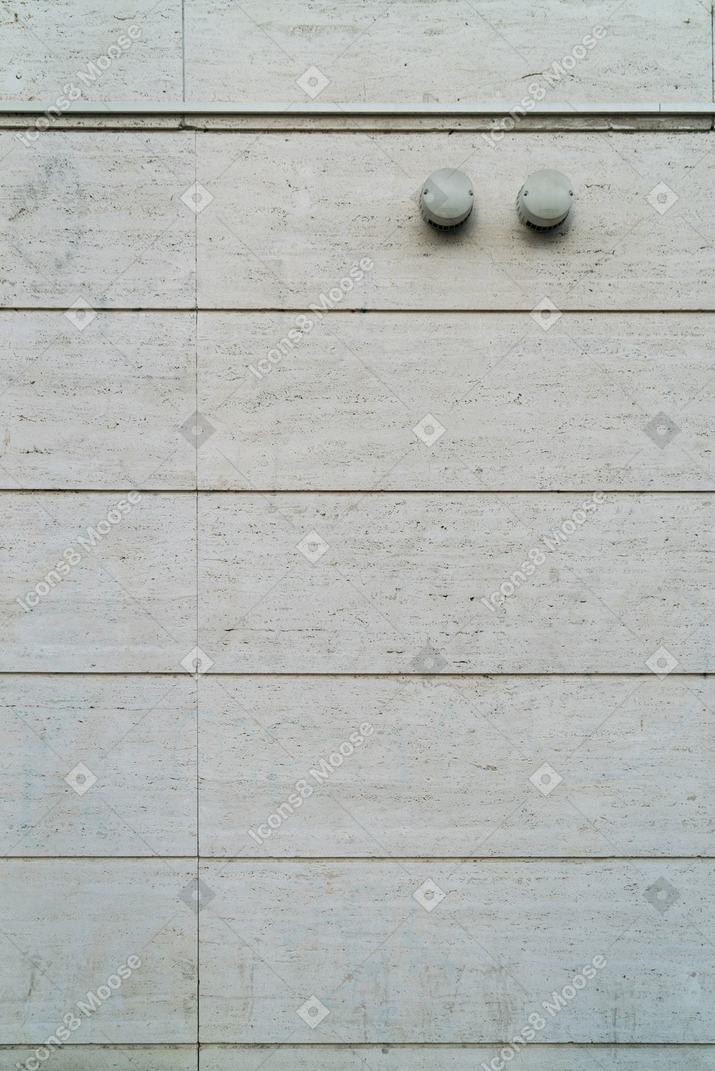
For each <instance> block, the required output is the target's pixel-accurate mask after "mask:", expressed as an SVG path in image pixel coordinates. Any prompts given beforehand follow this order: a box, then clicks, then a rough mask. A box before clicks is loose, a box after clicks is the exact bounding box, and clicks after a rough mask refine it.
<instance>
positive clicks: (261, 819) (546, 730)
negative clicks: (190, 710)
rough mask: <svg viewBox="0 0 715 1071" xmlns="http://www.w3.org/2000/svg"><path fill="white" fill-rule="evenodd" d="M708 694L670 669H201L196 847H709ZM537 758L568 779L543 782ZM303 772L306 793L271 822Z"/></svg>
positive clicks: (500, 851) (655, 851)
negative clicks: (251, 673)
mask: <svg viewBox="0 0 715 1071" xmlns="http://www.w3.org/2000/svg"><path fill="white" fill-rule="evenodd" d="M714 706H715V694H713V687H712V684H711V682H710V680H709V679H708V680H697V679H696V680H693V679H692V678H687V677H678V676H677V675H675V674H673V675H671V676H669V677H667V678H666V679H665V680H658V679H657V678H656V677H654V676H653V675H652V674H648V676H645V677H627V678H619V677H600V678H592V677H499V678H486V677H476V678H469V679H464V678H462V677H439V678H437V677H430V678H414V677H377V678H375V677H335V678H330V677H323V676H321V677H307V678H306V677H304V678H300V679H299V680H296V679H295V678H278V679H276V678H273V677H213V678H211V677H205V678H203V680H202V681H200V688H199V716H200V751H201V784H200V801H201V810H200V821H201V842H200V848H201V853H202V855H206V856H209V855H216V856H219V855H220V856H231V855H240V856H247V855H257V856H286V857H293V856H305V855H308V856H325V855H327V856H358V855H368V856H382V855H385V854H388V855H392V856H398V857H404V856H445V855H450V856H451V855H454V856H462V855H484V856H491V855H498V856H528V855H530V856H577V855H597V856H601V855H612V854H621V853H623V854H633V855H651V856H659V855H663V854H668V855H691V854H692V855H699V854H709V853H710V847H711V844H712V838H713V831H714V829H715V826H714V825H713V819H712V817H711V812H710V804H711V790H710V787H709V785H710V780H711V778H710V757H709V756H710V751H711V747H712V734H713V730H712V710H713V707H714ZM366 721H367V722H369V723H370V725H371V726H372V728H373V731H372V733H371V734H370V735H369V736H365V737H364V743H363V744H360V745H358V746H357V747H355V748H354V749H351V748H350V746H349V743H350V736H351V734H352V733H354V732H355V731H358V732H359V729H360V726H361V725H362V724H363V723H364V722H366ZM346 742H347V744H348V747H345V748H344V751H346V752H347V754H346V756H345V757H344V760H343V762H342V763H340V758H341V757H342V756H341V753H340V751H339V749H340V745H341V744H345V743H346ZM331 754H332V755H333V756H335V755H336V754H337V756H338V759H337V762H338V763H340V764H339V766H338V767H337V768H336V769H335V770H334V771H333V772H332V773H331V772H329V773H328V776H326V775H325V770H324V767H321V760H323V759H324V760H326V761H328V762H329V761H330V759H329V756H330V755H331ZM544 762H548V763H549V764H550V765H551V766H552V767H553V768H554V769H555V770H556V771H557V773H558V774H559V776H560V777H562V778H563V782H562V783H561V784H559V785H557V786H556V787H555V788H554V790H553V791H552V792H551V793H550V794H549V795H548V796H546V797H544V796H542V795H541V793H540V792H539V791H538V790H537V788H536V787H535V785H534V784H533V783H531V782H530V781H529V778H530V777H531V776H532V774H533V773H534V771H536V770H538V769H539V768H540V767H541V766H542V764H543V763H544ZM311 771H317V774H316V775H313V774H312V773H311ZM300 778H307V780H308V783H309V784H310V785H311V786H312V787H313V789H314V792H313V795H312V796H311V797H309V798H308V799H307V800H306V801H305V804H304V805H301V806H300V807H299V808H293V810H294V813H293V814H292V815H290V814H287V813H286V820H285V821H284V822H283V823H282V824H281V825H280V826H279V827H278V828H277V829H275V830H270V829H269V831H268V833H266V829H267V827H266V823H267V820H268V817H269V815H271V814H275V812H276V808H277V807H278V806H279V805H280V804H282V803H283V802H284V801H285V800H287V799H288V796H289V794H290V793H291V792H292V791H293V788H294V785H295V783H296V781H298V780H299V779H300ZM664 799H667V800H668V805H667V807H663V806H661V804H660V801H661V800H664ZM388 801H389V802H388ZM258 826H263V831H262V833H260V834H259V840H260V839H261V837H263V838H264V839H263V842H262V843H260V844H259V843H258V841H257V840H256V839H255V838H252V837H251V835H250V833H249V832H248V831H249V830H251V829H252V830H253V831H254V833H255V831H256V829H257V827H258Z"/></svg>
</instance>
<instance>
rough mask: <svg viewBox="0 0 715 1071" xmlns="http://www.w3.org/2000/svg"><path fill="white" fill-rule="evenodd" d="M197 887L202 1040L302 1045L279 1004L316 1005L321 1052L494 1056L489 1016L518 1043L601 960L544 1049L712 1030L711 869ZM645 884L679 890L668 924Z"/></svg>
mask: <svg viewBox="0 0 715 1071" xmlns="http://www.w3.org/2000/svg"><path fill="white" fill-rule="evenodd" d="M202 875H203V877H204V880H206V881H207V882H208V884H209V885H210V886H211V887H212V888H213V890H214V891H215V893H216V897H215V899H214V900H212V901H211V904H210V905H208V906H207V907H206V908H205V910H204V911H203V912H202V914H201V920H202V921H201V945H202V950H201V955H202V964H203V972H202V973H203V974H204V977H206V978H207V983H206V985H205V986H202V997H201V1008H202V1026H201V1033H202V1039H203V1040H207V1041H236V1042H245V1041H249V1040H250V1041H253V1042H258V1041H267V1040H276V1039H280V1040H281V1041H287V1040H289V1039H290V1040H291V1041H293V1042H297V1041H303V1042H305V1041H308V1040H309V1039H310V1034H311V1032H312V1031H311V1028H310V1026H309V1025H307V1024H305V1023H304V1022H302V1021H301V1020H300V1018H297V1017H296V1015H295V1010H294V1009H295V1008H296V1007H299V1006H300V1005H301V1003H302V1002H303V1000H307V999H308V998H309V997H310V996H311V994H315V996H317V997H318V999H319V1000H320V1001H321V1002H322V1003H323V1004H324V1005H325V1007H327V1008H328V1009H329V1012H330V1014H329V1015H328V1016H326V1017H325V1018H324V1019H323V1021H322V1022H321V1023H320V1024H319V1025H320V1036H321V1038H322V1039H323V1041H324V1042H325V1041H337V1040H341V1041H356V1042H358V1041H372V1042H376V1041H380V1040H387V1039H389V1040H392V1041H407V1040H408V1038H411V1037H414V1034H415V1033H416V1032H419V1034H420V1036H421V1037H422V1039H423V1040H424V1041H425V1042H441V1041H483V1042H495V1043H497V1044H498V1043H499V1042H500V1041H502V1040H503V1038H504V1026H503V1023H504V1020H505V1018H507V1019H508V1020H509V1021H510V1022H511V1023H512V1024H513V1028H514V1031H516V1030H517V1029H518V1026H520V1025H522V1024H524V1023H526V1022H527V1021H528V1016H529V1015H530V1014H531V1013H532V1012H533V1011H534V1010H535V1009H539V1010H542V1001H543V1000H548V999H549V998H550V997H551V994H552V991H553V990H561V988H562V987H563V986H564V985H567V984H569V983H570V982H571V979H572V978H573V977H574V975H576V974H578V973H579V971H580V970H581V968H582V966H583V965H584V964H587V963H590V962H591V960H592V959H593V957H595V956H599V955H601V956H603V957H604V958H605V959H606V965H605V966H604V967H603V968H602V970H600V971H599V972H597V973H596V977H595V978H593V979H592V980H591V981H590V982H589V983H588V984H587V986H586V987H585V988H584V987H583V986H582V987H581V988H580V991H579V989H577V992H576V996H575V998H572V999H571V1001H570V1003H568V1011H566V1010H565V1009H561V1010H560V1014H559V1013H557V1014H556V1015H555V1016H553V1017H549V1019H548V1038H547V1033H546V1028H544V1034H543V1035H542V1036H543V1037H544V1040H547V1039H548V1040H550V1041H561V1042H569V1041H577V1042H578V1041H583V1040H584V1039H585V1038H588V1040H589V1041H591V1042H594V1041H596V1042H633V1041H646V1040H647V1041H660V1042H671V1041H680V1040H683V1038H685V1039H686V1040H688V1041H707V1040H708V1039H709V1038H710V1037H711V1036H712V1023H711V1022H710V1021H709V1016H706V1015H705V1014H704V1008H709V1007H711V1005H712V1001H713V998H714V997H715V993H714V992H713V989H714V988H715V981H714V980H713V976H712V969H711V963H712V957H711V951H712V949H711V946H710V944H709V942H708V940H707V938H706V936H704V933H703V931H704V932H705V933H707V932H708V930H709V929H710V927H711V926H712V924H713V911H714V908H713V899H712V895H711V891H710V890H711V888H712V881H713V863H712V861H704V860H702V861H699V862H692V861H689V862H669V863H663V862H662V861H643V860H638V861H635V862H632V861H631V860H628V859H622V860H614V861H602V862H590V861H582V862H577V863H574V862H573V861H571V862H564V861H556V860H554V861H550V862H549V861H535V862H534V861H532V862H516V863H515V862H505V861H497V860H490V861H482V862H463V863H455V862H454V861H450V862H449V863H436V862H427V861H423V862H420V861H417V860H410V861H399V862H398V861H396V860H389V859H385V860H376V861H375V862H373V863H369V864H368V863H366V864H364V865H363V866H361V867H360V868H359V869H357V868H356V867H355V866H354V865H352V864H350V863H341V862H338V861H330V862H328V861H326V862H313V863H295V862H294V863H291V864H289V863H283V862H275V861H272V862H250V861H247V860H244V861H239V862H231V863H228V864H226V863H217V864H212V863H207V864H206V865H205V866H204V867H203V868H202ZM661 877H665V878H666V880H668V881H669V882H670V884H671V885H672V886H673V887H677V888H678V890H680V893H681V896H680V899H678V901H677V902H676V903H674V904H673V905H672V907H670V909H669V911H668V915H667V919H666V918H664V917H663V915H662V914H661V913H659V911H658V910H657V909H656V908H654V907H653V905H652V904H651V903H650V902H649V901H648V899H647V898H646V897H645V896H644V893H645V891H646V890H647V889H648V888H650V886H651V885H652V884H653V883H654V882H656V881H657V880H658V879H659V878H661ZM426 880H432V881H434V882H435V883H436V884H437V885H438V886H439V888H440V889H441V890H442V892H444V893H445V894H446V895H445V898H444V899H443V900H441V901H440V902H439V903H437V904H436V905H435V906H433V909H432V910H431V911H429V912H427V911H425V909H424V908H423V907H422V906H421V905H420V904H419V903H418V902H416V901H415V899H414V896H413V892H414V891H415V890H416V889H417V888H418V887H420V886H421V885H422V884H423V882H425V881H426ZM686 884H687V887H685V885H686ZM585 935H587V936H585ZM664 960H665V961H667V964H668V967H667V970H666V971H665V972H663V963H664ZM219 980H220V981H219ZM367 1008H369V1009H370V1013H369V1015H367V1014H366V1009H367ZM547 1016H548V1012H547ZM509 1036H511V1035H509Z"/></svg>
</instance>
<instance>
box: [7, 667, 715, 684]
mask: <svg viewBox="0 0 715 1071" xmlns="http://www.w3.org/2000/svg"><path fill="white" fill-rule="evenodd" d="M185 676H186V673H181V672H179V671H177V670H171V669H159V670H153V669H108V670H85V669H0V679H1V678H2V677H185ZM653 676H654V674H653V673H645V672H644V671H643V670H640V669H633V670H598V669H586V670H561V669H555V670H550V671H541V670H533V671H531V672H529V671H525V672H515V671H508V670H482V671H481V672H479V673H476V672H462V673H410V672H407V671H403V670H395V671H393V672H380V670H375V671H374V672H372V673H369V672H365V673H355V672H350V671H344V672H340V671H336V672H331V673H311V672H306V671H305V670H295V671H292V670H285V671H272V672H266V671H264V672H261V671H260V670H244V671H242V672H237V671H236V670H230V669H229V670H223V671H221V670H219V671H216V672H210V671H209V672H207V673H205V674H204V677H203V679H204V680H211V678H212V677H220V678H226V677H236V678H237V679H240V678H243V677H249V678H250V677H270V678H278V677H285V678H286V679H288V680H294V679H298V678H301V679H302V678H312V677H316V678H321V677H325V678H328V679H333V678H335V677H346V678H348V679H350V680H353V679H356V678H364V679H365V680H403V679H407V678H409V679H414V680H424V679H425V678H426V677H429V678H433V679H437V678H439V679H440V680H464V681H466V680H480V679H484V680H491V679H492V678H495V677H498V678H501V677H504V678H507V677H509V678H516V679H520V678H522V677H523V678H532V677H539V678H541V677H544V678H549V677H553V678H559V679H560V678H561V677H577V678H585V677H595V678H601V677H603V678H610V677H617V678H621V677H623V678H626V679H630V678H636V679H637V678H641V679H645V678H648V677H653ZM669 676H670V677H671V678H673V679H678V678H683V679H684V680H690V679H692V678H697V679H703V680H709V679H710V678H711V677H713V673H711V672H710V671H708V670H682V671H679V672H677V671H675V670H673V672H672V673H670V674H669Z"/></svg>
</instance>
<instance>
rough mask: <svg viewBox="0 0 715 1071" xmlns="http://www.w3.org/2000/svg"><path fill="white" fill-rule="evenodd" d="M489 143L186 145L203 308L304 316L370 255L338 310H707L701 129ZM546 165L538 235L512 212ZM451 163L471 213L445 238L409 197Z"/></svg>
mask: <svg viewBox="0 0 715 1071" xmlns="http://www.w3.org/2000/svg"><path fill="white" fill-rule="evenodd" d="M485 137H486V136H483V135H481V134H462V133H455V134H453V135H451V136H450V135H449V134H437V133H436V134H429V135H417V134H411V135H408V134H395V135H389V136H388V135H383V134H374V135H369V134H344V135H332V136H331V135H326V136H316V135H314V134H295V133H291V134H282V135H281V134H266V135H264V136H263V137H260V138H257V137H256V135H255V134H242V133H236V134H225V133H216V134H202V135H199V137H198V177H199V182H200V183H201V184H202V185H203V186H204V187H205V188H206V189H207V190H208V192H209V193H210V194H211V195H212V196H213V198H214V200H213V201H212V202H211V203H210V204H208V205H207V206H206V207H205V209H204V210H203V211H202V212H201V213H200V215H199V216H198V234H199V239H198V265H199V301H200V302H201V304H202V305H204V306H207V307H209V308H235V307H237V306H238V305H241V306H243V307H245V306H248V307H253V308H267V307H288V308H297V309H306V308H307V307H308V306H309V305H310V304H312V303H317V304H320V295H321V293H325V294H329V292H330V290H331V289H335V288H338V290H337V291H336V292H338V295H339V287H340V281H341V278H345V277H348V273H349V271H350V268H351V266H353V265H354V264H355V263H356V262H357V261H360V260H361V259H362V258H364V257H370V258H371V259H372V260H373V261H374V264H375V267H374V268H373V269H372V270H371V271H370V272H369V273H368V274H367V275H366V277H365V278H364V279H363V280H361V281H360V282H358V283H356V284H355V286H354V287H353V288H352V289H351V290H350V291H349V292H348V293H346V294H345V295H344V296H343V297H340V296H338V298H337V304H339V305H340V307H341V308H342V307H350V308H381V309H395V308H396V309H470V308H476V309H525V310H527V311H529V310H531V309H533V308H534V307H535V306H536V305H537V304H539V303H540V302H541V301H543V300H544V299H545V298H546V299H548V300H549V301H551V302H552V303H555V304H556V305H557V306H558V307H559V308H560V309H594V310H613V309H617V310H618V309H654V310H660V309H664V308H670V309H673V308H675V309H678V308H683V309H701V308H708V309H711V308H713V300H712V287H711V278H712V271H713V265H714V262H713V260H712V257H713V247H712V240H713V234H714V232H713V224H712V218H711V213H710V211H709V206H710V205H711V204H712V201H713V194H714V193H715V158H714V157H713V156H712V154H709V150H710V148H711V147H712V140H711V139H712V134H711V133H706V134H700V135H698V134H637V135H628V134H610V135H602V134H592V133H591V134H544V135H538V136H535V137H534V138H528V137H524V136H521V135H519V134H513V135H512V136H511V137H506V136H505V137H504V140H503V141H500V142H498V143H497V144H496V145H491V144H489V143H487V141H486V140H485ZM545 164H549V165H550V166H554V167H557V168H558V169H559V170H561V171H564V172H565V173H566V174H568V175H569V177H570V178H571V180H572V182H573V183H574V188H575V204H574V209H573V210H572V214H571V215H570V216H569V218H568V220H567V223H566V224H564V225H563V226H562V227H560V228H558V230H557V231H555V232H554V234H553V235H550V236H547V237H546V238H544V236H542V235H535V234H533V233H532V232H529V231H528V230H526V229H525V228H524V227H523V226H522V225H521V224H520V223H519V220H518V218H517V216H516V212H515V209H514V199H515V197H516V195H517V193H518V191H519V189H520V187H521V185H522V183H523V182H524V180H525V179H526V178H527V177H528V176H529V175H530V174H531V173H532V172H533V171H535V170H537V169H538V168H541V167H544V166H545ZM446 165H448V166H453V167H459V168H462V169H463V170H465V171H467V173H468V174H469V175H470V177H471V178H472V181H473V182H474V187H475V209H476V214H475V213H472V216H471V217H470V220H469V221H468V222H467V224H466V225H465V226H464V227H463V228H460V229H459V230H457V231H455V232H454V233H449V232H448V233H446V234H445V233H441V232H438V231H434V230H432V229H431V228H428V227H425V225H424V223H423V221H422V220H421V218H420V213H419V209H418V206H417V194H418V192H419V189H420V185H421V183H422V182H423V181H424V179H425V177H426V176H427V175H429V174H430V173H431V172H432V171H434V170H435V169H436V168H438V167H444V166H446ZM661 183H665V185H666V188H667V189H666V190H663V188H662V187H661ZM667 190H670V191H671V192H670V193H668V192H667ZM654 191H655V192H654ZM660 195H662V196H663V197H664V198H665V200H664V201H663V202H660V201H658V200H657V198H658V196H660ZM649 196H652V198H653V199H654V200H656V207H654V206H653V205H652V204H651V203H649V201H648V200H647V198H648V197H649ZM674 198H677V200H676V199H674ZM249 206H250V207H249ZM239 221H240V222H239Z"/></svg>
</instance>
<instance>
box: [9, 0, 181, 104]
mask: <svg viewBox="0 0 715 1071" xmlns="http://www.w3.org/2000/svg"><path fill="white" fill-rule="evenodd" d="M131 27H135V28H136V29H135V30H133V31H132V32H133V33H136V31H137V30H138V31H139V32H138V33H137V34H136V36H133V37H130V36H129V33H128V31H129V29H130V28H131ZM120 38H122V40H121V41H120ZM126 40H129V42H130V43H129V44H128V45H127V44H126ZM112 46H114V49H113V50H112V52H109V54H108V53H107V50H108V49H110V48H112ZM117 47H118V48H119V51H120V55H119V56H117V55H116V49H117ZM181 50H182V30H181V0H159V3H156V2H155V0H112V3H111V4H110V3H106V2H105V3H103V2H102V0H12V3H10V4H3V6H2V9H0V71H1V72H2V73H1V74H0V87H2V88H1V90H0V97H2V99H3V100H41V101H48V102H50V101H51V102H53V103H54V102H55V101H56V100H57V98H58V97H60V96H62V95H65V94H67V92H68V90H67V89H66V88H65V87H66V86H75V87H76V88H77V89H79V90H81V93H82V96H81V97H79V98H75V99H79V100H147V101H152V100H163V99H166V100H180V99H181ZM103 56H104V57H107V58H108V59H110V61H111V62H110V63H109V64H107V65H106V67H105V65H104V61H102V60H101V59H100V58H101V57H103ZM98 59H100V63H99V64H98V63H97V60H98ZM90 65H91V66H90ZM80 74H82V75H84V77H83V78H82V77H79V75H80Z"/></svg>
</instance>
